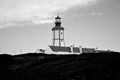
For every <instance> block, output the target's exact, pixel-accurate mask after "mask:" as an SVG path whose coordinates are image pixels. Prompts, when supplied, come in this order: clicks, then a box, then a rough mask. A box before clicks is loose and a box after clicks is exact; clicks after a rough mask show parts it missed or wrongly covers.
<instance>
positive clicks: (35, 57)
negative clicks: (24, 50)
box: [0, 52, 120, 80]
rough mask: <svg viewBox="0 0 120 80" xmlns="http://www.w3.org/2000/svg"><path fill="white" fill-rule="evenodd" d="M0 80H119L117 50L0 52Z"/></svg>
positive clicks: (119, 58) (119, 67)
mask: <svg viewBox="0 0 120 80" xmlns="http://www.w3.org/2000/svg"><path fill="white" fill-rule="evenodd" d="M0 80H120V53H116V52H112V53H86V54H85V53H83V54H80V55H46V54H36V53H29V54H22V55H16V56H11V55H0Z"/></svg>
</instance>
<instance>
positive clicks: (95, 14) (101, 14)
mask: <svg viewBox="0 0 120 80" xmlns="http://www.w3.org/2000/svg"><path fill="white" fill-rule="evenodd" d="M89 15H92V16H103V15H104V13H102V12H92V13H90V14H89Z"/></svg>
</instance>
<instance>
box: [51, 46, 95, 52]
mask: <svg viewBox="0 0 120 80" xmlns="http://www.w3.org/2000/svg"><path fill="white" fill-rule="evenodd" d="M50 49H51V50H52V51H53V52H72V51H73V53H81V52H80V48H79V47H73V49H72V48H71V47H59V46H50ZM81 50H82V53H96V50H95V49H94V48H82V49H81Z"/></svg>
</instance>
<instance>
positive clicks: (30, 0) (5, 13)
mask: <svg viewBox="0 0 120 80" xmlns="http://www.w3.org/2000/svg"><path fill="white" fill-rule="evenodd" d="M97 1H98V0H0V28H4V27H9V26H12V25H20V24H44V23H51V22H53V17H54V16H55V14H57V13H63V12H65V11H67V10H69V9H70V8H73V7H76V6H79V7H84V6H87V5H91V4H94V3H96V2H97Z"/></svg>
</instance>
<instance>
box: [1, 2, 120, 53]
mask: <svg viewBox="0 0 120 80" xmlns="http://www.w3.org/2000/svg"><path fill="white" fill-rule="evenodd" d="M58 14H59V15H60V16H61V18H62V27H64V28H65V43H66V46H71V45H73V44H74V45H75V46H82V47H88V48H89V47H90V48H96V47H97V48H98V49H102V50H108V49H109V50H113V51H119V52H120V36H119V34H120V0H0V54H3V53H9V54H20V53H26V52H35V51H36V50H37V49H41V48H42V49H46V48H47V47H48V45H52V31H51V29H52V27H54V26H55V25H54V18H55V17H56V15H58Z"/></svg>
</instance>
